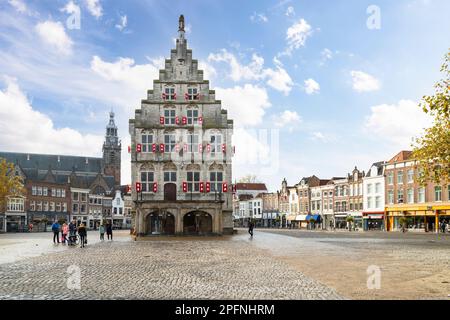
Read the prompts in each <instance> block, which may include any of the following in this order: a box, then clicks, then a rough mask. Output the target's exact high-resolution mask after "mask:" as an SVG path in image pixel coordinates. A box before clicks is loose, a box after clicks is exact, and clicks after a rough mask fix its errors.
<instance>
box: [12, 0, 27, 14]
mask: <svg viewBox="0 0 450 320" xmlns="http://www.w3.org/2000/svg"><path fill="white" fill-rule="evenodd" d="M8 3H9V4H10V5H12V6H13V7H14V8H15V9H16V10H17V11H18V12H20V13H26V12H27V11H28V10H27V5H26V4H25V3H24V2H23V0H8Z"/></svg>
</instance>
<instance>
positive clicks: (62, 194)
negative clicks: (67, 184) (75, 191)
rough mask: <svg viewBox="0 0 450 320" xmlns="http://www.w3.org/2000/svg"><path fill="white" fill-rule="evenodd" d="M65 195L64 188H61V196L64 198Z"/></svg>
mask: <svg viewBox="0 0 450 320" xmlns="http://www.w3.org/2000/svg"><path fill="white" fill-rule="evenodd" d="M65 197H66V190H64V189H61V198H65Z"/></svg>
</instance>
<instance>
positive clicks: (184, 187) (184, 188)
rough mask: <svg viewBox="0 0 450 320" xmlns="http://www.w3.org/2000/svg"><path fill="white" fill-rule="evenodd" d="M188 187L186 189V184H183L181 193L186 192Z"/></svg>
mask: <svg viewBox="0 0 450 320" xmlns="http://www.w3.org/2000/svg"><path fill="white" fill-rule="evenodd" d="M187 190H188V187H187V182H183V192H187Z"/></svg>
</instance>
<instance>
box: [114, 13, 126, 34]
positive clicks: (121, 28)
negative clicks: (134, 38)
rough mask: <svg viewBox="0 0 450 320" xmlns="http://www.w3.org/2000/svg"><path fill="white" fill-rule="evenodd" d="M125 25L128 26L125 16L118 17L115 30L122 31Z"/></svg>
mask: <svg viewBox="0 0 450 320" xmlns="http://www.w3.org/2000/svg"><path fill="white" fill-rule="evenodd" d="M127 25H128V18H127V15H124V16H120V22H119V23H118V24H116V28H117V29H119V30H120V31H123V29H125V28H126V27H127Z"/></svg>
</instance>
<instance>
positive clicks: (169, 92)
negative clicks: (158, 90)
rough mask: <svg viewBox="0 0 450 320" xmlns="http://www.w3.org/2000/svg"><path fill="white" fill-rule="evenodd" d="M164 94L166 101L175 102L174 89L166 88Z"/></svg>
mask: <svg viewBox="0 0 450 320" xmlns="http://www.w3.org/2000/svg"><path fill="white" fill-rule="evenodd" d="M164 93H165V96H166V100H175V97H176V96H175V88H174V87H168V88H165V89H164Z"/></svg>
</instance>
